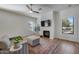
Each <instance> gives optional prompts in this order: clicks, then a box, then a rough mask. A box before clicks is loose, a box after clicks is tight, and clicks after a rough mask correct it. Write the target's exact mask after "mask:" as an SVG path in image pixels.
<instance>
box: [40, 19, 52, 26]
mask: <svg viewBox="0 0 79 59" xmlns="http://www.w3.org/2000/svg"><path fill="white" fill-rule="evenodd" d="M41 26H42V27H45V26H46V27H47V26H51V21H50V20H44V21H41Z"/></svg>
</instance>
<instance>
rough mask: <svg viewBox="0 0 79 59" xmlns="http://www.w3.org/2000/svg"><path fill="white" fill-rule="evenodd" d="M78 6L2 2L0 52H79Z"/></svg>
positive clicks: (0, 8) (0, 12) (0, 11)
mask: <svg viewBox="0 0 79 59" xmlns="http://www.w3.org/2000/svg"><path fill="white" fill-rule="evenodd" d="M78 10H79V5H78V4H7V5H6V4H1V5H0V42H1V44H2V45H0V50H1V51H0V53H1V54H58V53H60V54H64V53H65V54H66V53H67V54H76V53H77V54H78V53H79V50H78V49H79V48H78V45H79V40H78V39H79V30H78V29H79V26H78V25H79V20H78V16H79V13H78ZM64 21H65V22H67V23H66V24H65V23H64ZM68 22H69V23H68ZM64 24H65V25H64ZM17 38H20V39H19V40H20V41H19V40H18V39H17ZM14 39H15V40H14ZM17 41H18V42H19V44H17V45H19V47H18V48H16V49H14V45H16V44H14V43H18V42H17ZM2 42H4V43H6V44H7V47H8V49H9V50H6V51H4V49H5V45H3V43H2ZM61 43H62V44H61ZM12 44H13V45H12ZM62 46H64V48H63V47H62ZM22 47H23V49H21V48H22ZM66 48H67V49H66ZM20 49H21V51H20ZM63 49H64V51H63ZM65 49H66V50H65Z"/></svg>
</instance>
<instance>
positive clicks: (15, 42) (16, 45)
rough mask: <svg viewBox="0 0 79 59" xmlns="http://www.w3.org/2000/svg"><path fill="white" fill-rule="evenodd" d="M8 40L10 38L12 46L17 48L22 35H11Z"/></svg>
mask: <svg viewBox="0 0 79 59" xmlns="http://www.w3.org/2000/svg"><path fill="white" fill-rule="evenodd" d="M10 40H12V42H13V44H14V48H18V47H19V43H20V42H21V40H22V37H21V36H16V37H12V38H10Z"/></svg>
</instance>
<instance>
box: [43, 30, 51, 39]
mask: <svg viewBox="0 0 79 59" xmlns="http://www.w3.org/2000/svg"><path fill="white" fill-rule="evenodd" d="M43 36H44V37H47V38H50V31H47V30H44V31H43Z"/></svg>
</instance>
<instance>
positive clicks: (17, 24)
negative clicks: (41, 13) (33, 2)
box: [0, 10, 36, 36]
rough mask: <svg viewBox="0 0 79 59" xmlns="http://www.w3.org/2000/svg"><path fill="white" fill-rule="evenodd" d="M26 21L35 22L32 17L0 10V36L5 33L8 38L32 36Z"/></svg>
mask: <svg viewBox="0 0 79 59" xmlns="http://www.w3.org/2000/svg"><path fill="white" fill-rule="evenodd" d="M28 21H33V22H36V20H35V18H33V17H27V16H23V15H19V14H16V13H13V12H9V11H5V10H0V35H2V34H5V33H7V34H9V36H16V35H22V36H25V35H29V34H32V32H31V31H30V29H31V28H30V26H29V25H28V23H27V22H28Z"/></svg>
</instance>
